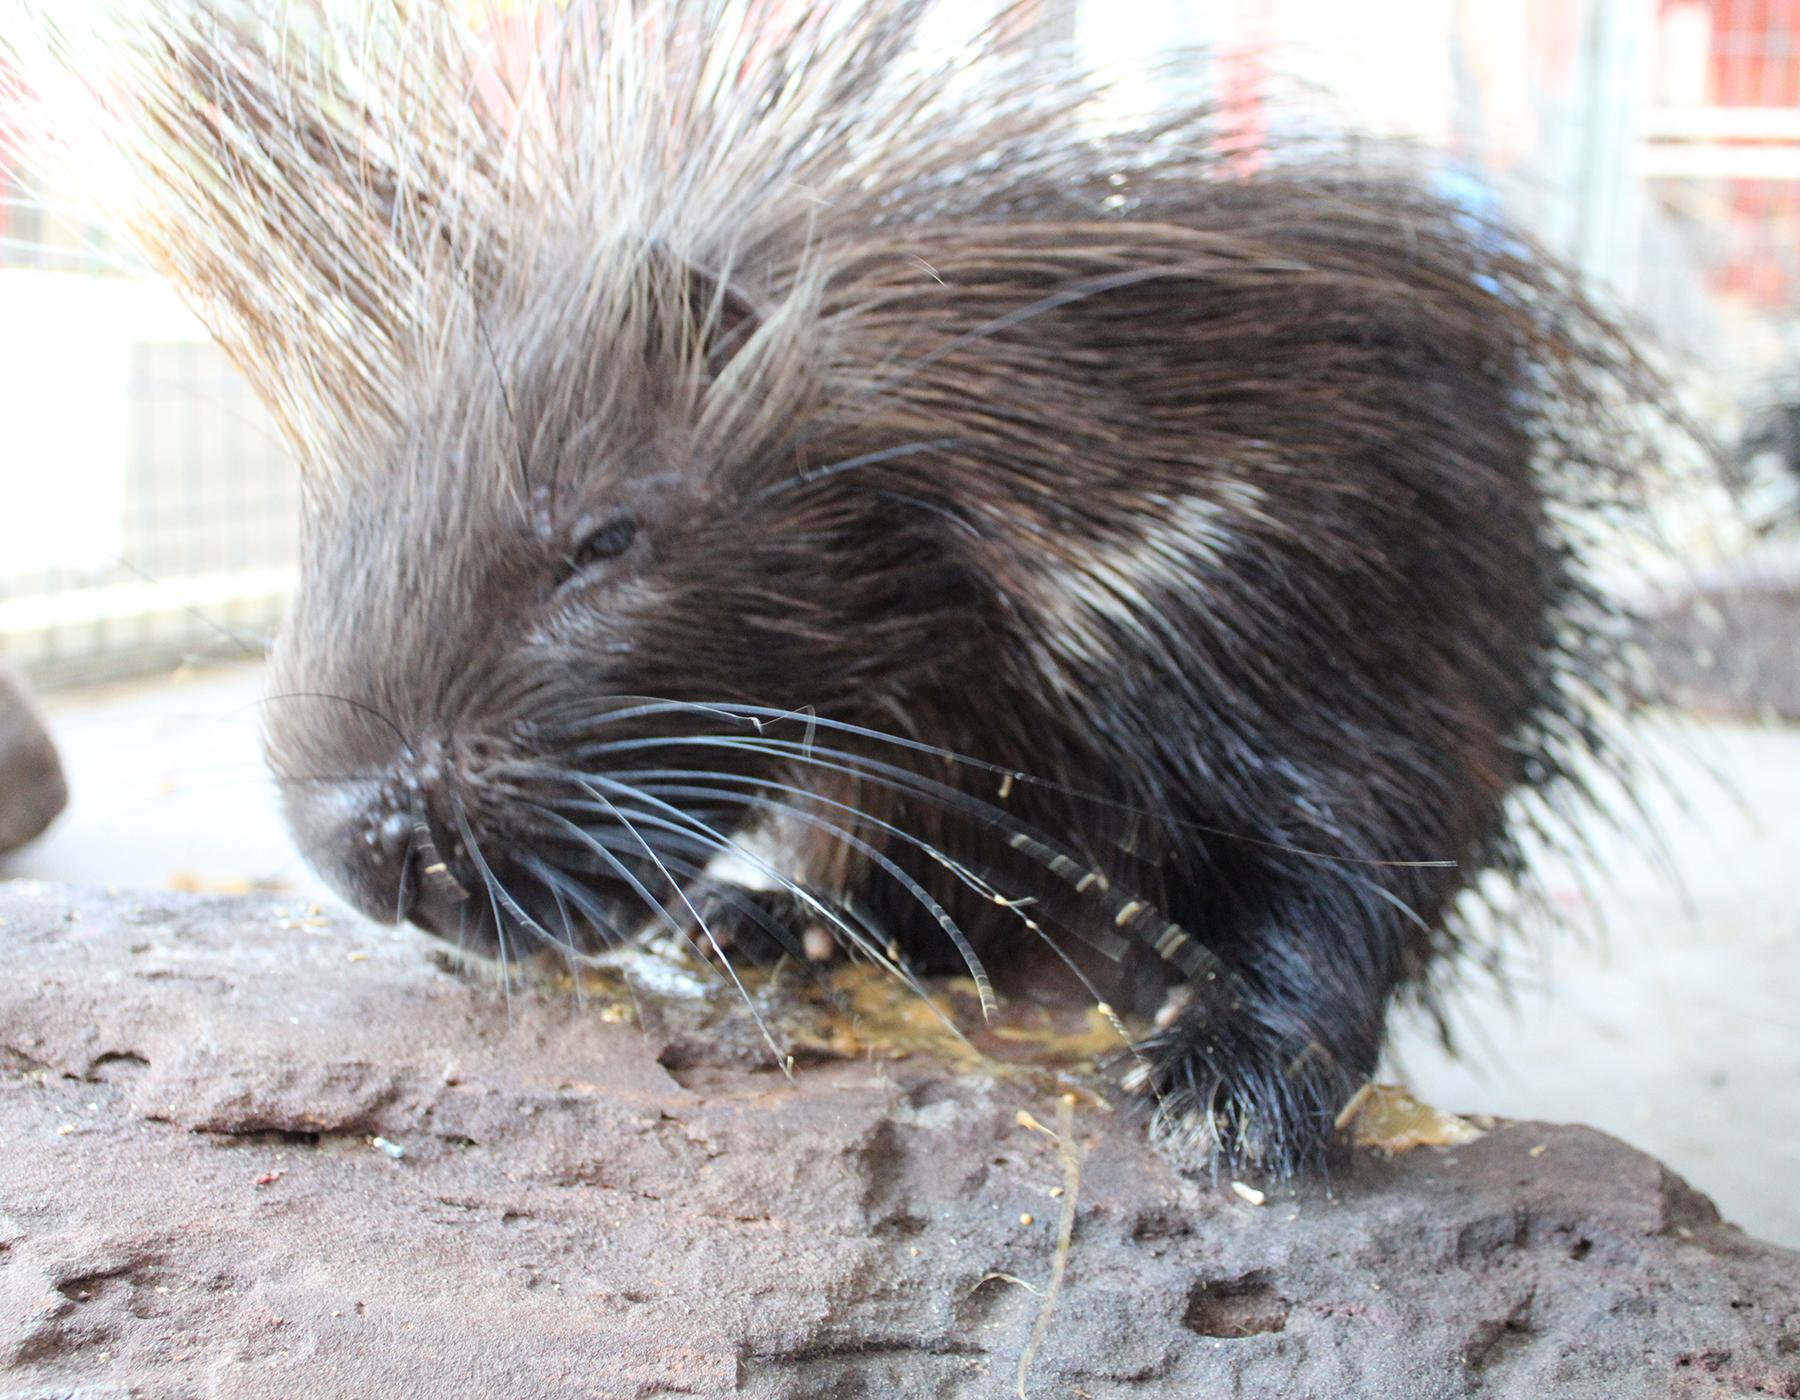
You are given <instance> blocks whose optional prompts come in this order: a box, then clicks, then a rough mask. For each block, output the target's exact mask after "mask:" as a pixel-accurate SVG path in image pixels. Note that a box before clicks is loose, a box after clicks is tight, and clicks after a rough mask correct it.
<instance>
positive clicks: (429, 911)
mask: <svg viewBox="0 0 1800 1400" xmlns="http://www.w3.org/2000/svg"><path fill="white" fill-rule="evenodd" d="M357 797H358V799H359V800H357V801H355V802H354V803H353V815H352V816H351V819H350V820H349V821H348V822H347V823H345V826H344V828H340V831H339V833H338V835H337V838H336V840H335V841H332V842H331V844H332V845H334V846H335V847H336V851H335V856H336V859H334V860H331V861H328V862H321V865H322V866H324V867H325V868H327V870H328V873H330V874H333V875H335V876H337V877H338V878H337V879H336V881H335V883H336V884H337V885H338V887H339V890H340V892H341V893H342V894H343V895H344V896H345V898H346V899H348V900H349V901H350V902H351V903H352V904H354V905H355V906H356V907H357V909H359V910H360V911H361V912H362V913H364V914H366V915H367V916H368V917H369V918H372V919H378V920H380V921H381V922H383V923H400V922H403V921H405V920H411V921H412V922H413V923H415V924H417V925H419V927H421V928H423V929H425V930H426V931H427V932H429V933H435V934H437V935H438V936H439V937H442V938H457V937H458V936H459V934H460V933H461V932H463V931H465V930H466V927H467V924H468V922H469V919H470V918H471V914H472V911H473V910H475V908H476V901H475V900H474V899H473V896H472V894H471V891H473V890H475V889H478V888H479V887H480V883H479V879H478V876H477V875H476V872H475V871H474V869H473V868H472V867H471V865H470V862H469V858H468V855H467V853H466V850H465V845H464V842H463V841H462V839H461V838H460V836H459V835H458V834H457V831H456V829H455V828H454V827H453V826H452V825H451V821H450V819H449V816H448V811H447V806H448V804H447V801H446V800H445V798H444V795H443V794H442V793H441V792H440V791H439V790H438V785H437V784H436V783H434V782H432V781H431V779H430V776H429V775H428V776H426V777H423V778H422V777H420V776H419V775H416V774H413V773H399V774H395V775H393V776H390V777H389V778H388V779H386V780H385V781H383V782H381V783H380V784H379V785H376V786H374V787H373V788H372V789H364V790H363V791H362V792H360V793H358V794H357ZM328 840H329V838H328Z"/></svg>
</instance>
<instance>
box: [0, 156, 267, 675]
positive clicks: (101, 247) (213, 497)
mask: <svg viewBox="0 0 1800 1400" xmlns="http://www.w3.org/2000/svg"><path fill="white" fill-rule="evenodd" d="M3 137H4V133H0V138H3ZM298 498H299V483H298V479H297V477H296V475H295V473H294V471H293V470H292V467H291V465H290V464H289V462H288V460H287V457H286V454H285V452H284V451H283V449H282V447H281V445H280V443H279V440H278V438H277V436H276V435H275V433H274V431H273V430H272V427H271V425H270V423H269V421H268V419H267V416H266V415H265V414H264V412H263V411H262V409H261V406H260V405H259V404H258V403H257V402H256V400H255V398H254V397H253V396H252V395H251V394H250V392H249V390H248V389H247V387H246V386H245V385H244V383H243V381H242V380H241V379H240V378H239V377H238V376H237V375H236V374H235V373H234V372H233V371H232V369H231V367H230V365H229V364H228V363H227V362H226V360H225V357H224V355H223V354H222V353H221V352H220V351H219V350H218V349H217V348H216V347H215V346H214V345H212V344H211V343H210V342H209V341H208V340H206V338H205V336H204V333H203V332H202V331H201V329H200V327H199V326H198V325H197V324H196V323H195V322H194V321H193V320H192V319H191V318H190V317H189V316H187V315H186V313H185V312H183V311H182V310H181V309H180V307H179V306H178V305H177V304H176V303H175V302H174V300H173V298H172V296H170V295H169V294H168V293H167V292H166V291H165V290H163V289H161V288H158V287H156V286H155V285H154V283H153V282H151V281H150V280H149V279H147V278H145V277H143V276H142V275H141V274H136V273H135V272H134V270H133V269H132V268H131V267H130V266H129V265H128V264H124V265H122V264H121V260H120V257H119V255H118V254H117V253H116V251H114V250H113V249H110V248H109V247H108V246H107V243H106V238H105V233H104V230H101V229H95V228H89V227H84V226H80V225H77V224H74V223H72V222H71V221H69V220H68V219H66V218H64V217H62V216H61V215H60V214H59V213H57V212H56V206H55V204H54V202H53V201H45V200H39V199H36V198H33V197H32V196H31V195H29V194H28V193H27V191H26V182H25V180H23V179H22V178H21V177H20V175H19V172H18V171H17V169H16V168H14V167H13V166H12V165H10V164H9V162H8V159H7V156H6V143H5V141H4V139H0V660H5V661H9V662H11V663H13V664H14V665H16V666H18V667H20V668H21V669H23V670H24V671H25V672H26V673H27V674H28V675H30V676H31V677H32V679H33V680H34V681H36V682H37V683H38V684H40V685H59V684H68V683H74V682H81V681H91V680H98V679H105V678H109V677H113V676H120V675H126V674H131V673H135V672H144V671H148V670H155V669H160V668H165V667H170V666H174V665H178V664H181V663H183V662H185V661H189V660H206V659H212V658H217V657H224V656H236V655H243V654H245V653H246V652H254V651H255V650H257V649H258V647H259V646H260V642H261V639H262V638H264V637H266V636H267V635H268V633H269V632H270V631H271V630H272V629H273V626H274V623H275V621H276V619H277V618H278V616H279V613H280V609H281V607H282V603H283V600H284V598H285V595H286V593H287V592H288V590H289V588H290V587H291V582H292V576H293V569H294V563H295V555H296V521H297V518H298V509H299V499H298Z"/></svg>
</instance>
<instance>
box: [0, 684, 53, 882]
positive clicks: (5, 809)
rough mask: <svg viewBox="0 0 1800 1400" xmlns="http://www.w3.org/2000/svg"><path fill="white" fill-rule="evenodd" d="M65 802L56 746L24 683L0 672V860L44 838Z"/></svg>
mask: <svg viewBox="0 0 1800 1400" xmlns="http://www.w3.org/2000/svg"><path fill="white" fill-rule="evenodd" d="M68 800H69V789H68V785H67V784H66V783H65V782H64V781H63V771H62V763H61V761H60V760H59V759H58V758H57V756H56V745H55V744H53V743H51V741H50V735H49V733H48V732H47V731H46V730H45V728H44V725H43V721H41V720H40V719H39V718H38V716H37V711H36V709H35V708H34V707H33V706H32V703H31V698H30V696H28V695H27V694H26V693H25V687H24V685H23V683H22V682H21V681H20V680H19V678H18V677H17V676H15V675H13V673H12V672H11V671H9V670H7V668H6V667H4V666H0V855H3V854H5V853H6V852H7V851H12V850H17V849H18V848H19V847H20V846H23V845H24V844H25V843H26V842H27V841H29V840H31V839H32V838H33V837H35V836H37V835H38V834H39V833H40V832H42V831H43V829H44V828H45V827H47V826H49V825H50V823H51V822H52V821H54V820H55V819H56V816H57V814H58V813H59V812H61V811H62V809H63V807H64V806H65V805H66V804H67V803H68Z"/></svg>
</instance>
